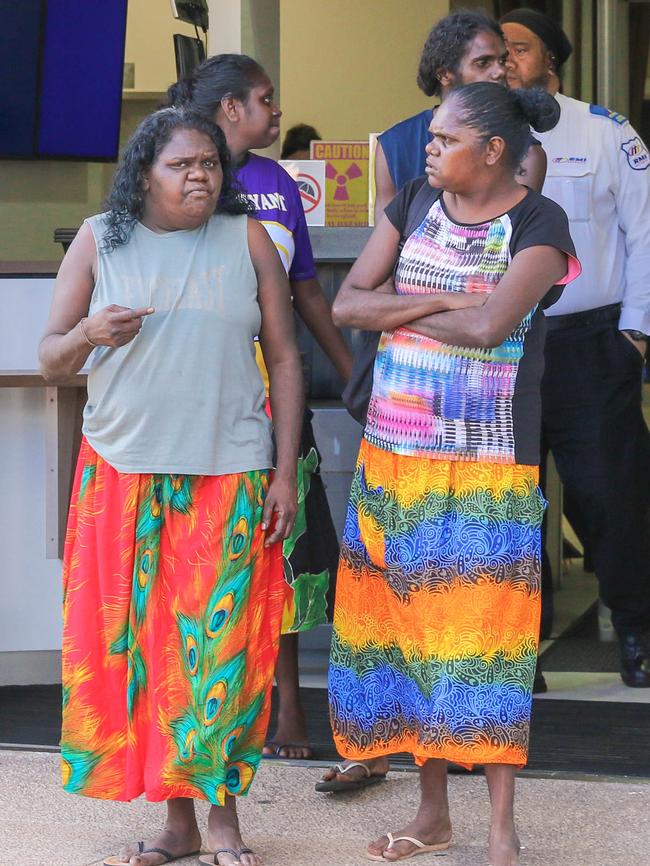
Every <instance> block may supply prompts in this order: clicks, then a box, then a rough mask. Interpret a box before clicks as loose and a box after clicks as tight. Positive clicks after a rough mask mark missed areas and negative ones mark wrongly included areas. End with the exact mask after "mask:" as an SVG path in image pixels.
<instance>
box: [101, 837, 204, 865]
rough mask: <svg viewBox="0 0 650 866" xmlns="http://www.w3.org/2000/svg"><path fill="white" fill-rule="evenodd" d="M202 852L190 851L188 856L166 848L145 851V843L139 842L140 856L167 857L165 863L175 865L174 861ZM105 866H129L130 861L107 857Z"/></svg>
mask: <svg viewBox="0 0 650 866" xmlns="http://www.w3.org/2000/svg"><path fill="white" fill-rule="evenodd" d="M200 853H201V851H200V850H199V851H188V852H187V853H186V854H178V855H174V854H171V853H170V852H169V851H166V850H165V849H164V848H147V849H146V850H145V847H144V842H138V854H162V856H163V857H165V858H166V859H165V863H173V862H174V860H183V859H184V858H185V857H196V855H197V854H200ZM104 866H128V860H118V859H117V857H107V858H106V860H104Z"/></svg>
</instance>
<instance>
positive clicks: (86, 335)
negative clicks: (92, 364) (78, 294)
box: [79, 316, 98, 349]
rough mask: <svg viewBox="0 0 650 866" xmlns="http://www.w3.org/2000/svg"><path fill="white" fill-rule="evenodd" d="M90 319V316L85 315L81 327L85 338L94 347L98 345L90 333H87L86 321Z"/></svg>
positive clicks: (80, 323)
mask: <svg viewBox="0 0 650 866" xmlns="http://www.w3.org/2000/svg"><path fill="white" fill-rule="evenodd" d="M87 321H88V316H84V317H83V319H81V321H80V322H79V329H80V330H81V333H82V334H83V338H84V340H85V341H86V342H87V343H88V345H89V346H92V347H93V349H94V348H96V346H97V345H98V344H97V343H93V341H92V340H91V339H90V337H89V336H88V334H87V333H86V322H87Z"/></svg>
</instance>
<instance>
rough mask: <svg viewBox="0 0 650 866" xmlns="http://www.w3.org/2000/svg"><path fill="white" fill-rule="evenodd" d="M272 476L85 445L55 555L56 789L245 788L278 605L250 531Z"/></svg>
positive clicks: (197, 791)
mask: <svg viewBox="0 0 650 866" xmlns="http://www.w3.org/2000/svg"><path fill="white" fill-rule="evenodd" d="M268 484H269V472H268V471H266V470H264V471H253V472H244V473H239V474H233V475H221V476H197V475H186V476H183V475H152V474H146V475H144V474H143V475H136V474H125V473H120V472H118V471H116V470H115V469H114V468H112V467H111V466H110V465H109V464H108V463H106V462H105V461H104V460H103V459H102V458H101V457H100V456H99V455H98V454H96V453H95V451H93V449H92V448H91V446H90V445H89V444H88V442H87V441H85V440H84V441H83V442H82V446H81V452H80V455H79V462H78V465H77V472H76V477H75V482H74V488H73V493H72V506H71V510H70V516H69V522H68V532H67V537H66V548H65V556H64V605H63V611H64V635H63V728H62V734H61V758H62V768H63V782H64V787H65V788H66V790H68V791H70V792H73V793H78V794H85V795H87V796H91V797H99V798H103V799H111V800H131V799H133V798H134V797H138V796H139V795H140V794H142V793H144V794H145V795H146V797H147V799H149V800H168V799H171V798H173V797H198V798H201V799H205V800H208V801H209V802H211V803H222V804H223V803H224V802H225V797H226V794H232V795H237V794H245V793H246V792H247V791H248V788H249V786H250V783H251V781H252V779H253V776H254V775H255V771H256V769H257V766H258V764H259V760H260V756H261V750H262V746H263V744H264V736H265V733H266V727H267V724H268V717H269V711H270V695H271V685H272V682H273V670H274V668H275V662H276V657H277V650H278V644H279V637H280V627H281V622H282V610H283V606H284V603H285V593H286V585H285V582H284V578H283V570H282V551H281V545H280V544H275V545H273V546H272V547H270V548H265V547H264V535H263V533H262V531H261V529H260V526H259V524H260V521H261V515H262V506H263V503H264V498H265V495H266V491H267V489H268Z"/></svg>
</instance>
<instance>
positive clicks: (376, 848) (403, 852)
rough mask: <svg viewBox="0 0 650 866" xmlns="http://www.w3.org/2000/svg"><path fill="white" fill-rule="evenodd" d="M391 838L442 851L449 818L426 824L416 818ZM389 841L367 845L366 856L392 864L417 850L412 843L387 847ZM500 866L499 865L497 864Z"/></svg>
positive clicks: (448, 828) (447, 837) (382, 839)
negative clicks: (402, 837)
mask: <svg viewBox="0 0 650 866" xmlns="http://www.w3.org/2000/svg"><path fill="white" fill-rule="evenodd" d="M392 835H393V838H395V839H398V838H399V837H400V836H412V837H413V838H414V839H417V840H418V841H420V842H422V844H423V845H440V846H442V847H441V848H440V850H441V851H442V850H444V848H446V847H447V846H448V844H449V842H450V840H451V822H450V820H449V818H448V817H447V818H440V819H439V820H438V821H436V822H435V823H431V822H430V821H428V822H426V821H424V820H423V819H422V818H419V817H416V818H415V820H414V821H411V823H410V824H407V825H406V827H402V829H401V830H398V831H397V832H395V833H393V834H392ZM389 844H390V840H389V838H388V836H382V837H381V838H379V839H377V840H376V841H375V842H371V843H370V845H368V854H371V855H372V856H373V857H383V859H384V860H388V861H389V862H393V861H395V860H400V859H402V858H404V857H408V856H409V855H410V854H413V853H415V852H416V851H417V850H418V846H417V845H414V844H413V843H412V842H407V841H403V842H395V844H394V845H393V846H391V847H390V848H389V847H388V846H389ZM499 866H501V864H499Z"/></svg>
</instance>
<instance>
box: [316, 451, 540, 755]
mask: <svg viewBox="0 0 650 866" xmlns="http://www.w3.org/2000/svg"><path fill="white" fill-rule="evenodd" d="M537 481H538V470H537V467H534V466H523V465H517V464H504V463H498V464H491V463H480V462H469V461H467V462H463V461H445V460H435V459H429V458H422V457H414V456H410V455H409V456H406V455H400V454H395V453H392V452H389V451H385V450H382V449H379V448H377V447H375V446H373V445H371V444H370V443H368V442H367V441H366V440H365V439H364V440H362V443H361V449H360V452H359V458H358V462H357V468H356V472H355V476H354V480H353V482H352V490H351V493H350V501H349V505H348V512H347V518H346V525H345V530H344V537H343V541H342V545H341V560H340V565H339V571H338V576H337V589H336V606H335V612H334V634H333V643H332V650H331V657H330V668H329V699H330V714H331V721H332V728H333V731H334V739H335V742H336V745H337V748H338V750H339V752H340V754H341V755H343V756H344V757H346V758H351V759H355V760H362V759H365V758H373V757H378V756H380V755H389V754H392V753H395V752H410V753H411V754H413V755H414V757H415V759H416V761H417V762H418V763H420V764H421V763H423V762H424V761H426V760H427V759H429V758H444V759H447V760H449V761H453V762H455V763H458V764H462V765H464V766H472V765H473V764H475V763H477V764H485V763H503V764H515V765H519V766H521V765H523V764H525V763H526V759H527V753H528V734H529V722H530V710H531V697H532V686H533V678H534V673H535V663H536V657H537V642H538V633H539V616H540V553H541V537H540V536H541V532H540V527H541V521H542V516H543V512H544V506H545V502H544V499H543V497H542V495H541V492H540V491H539V488H538V486H537Z"/></svg>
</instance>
